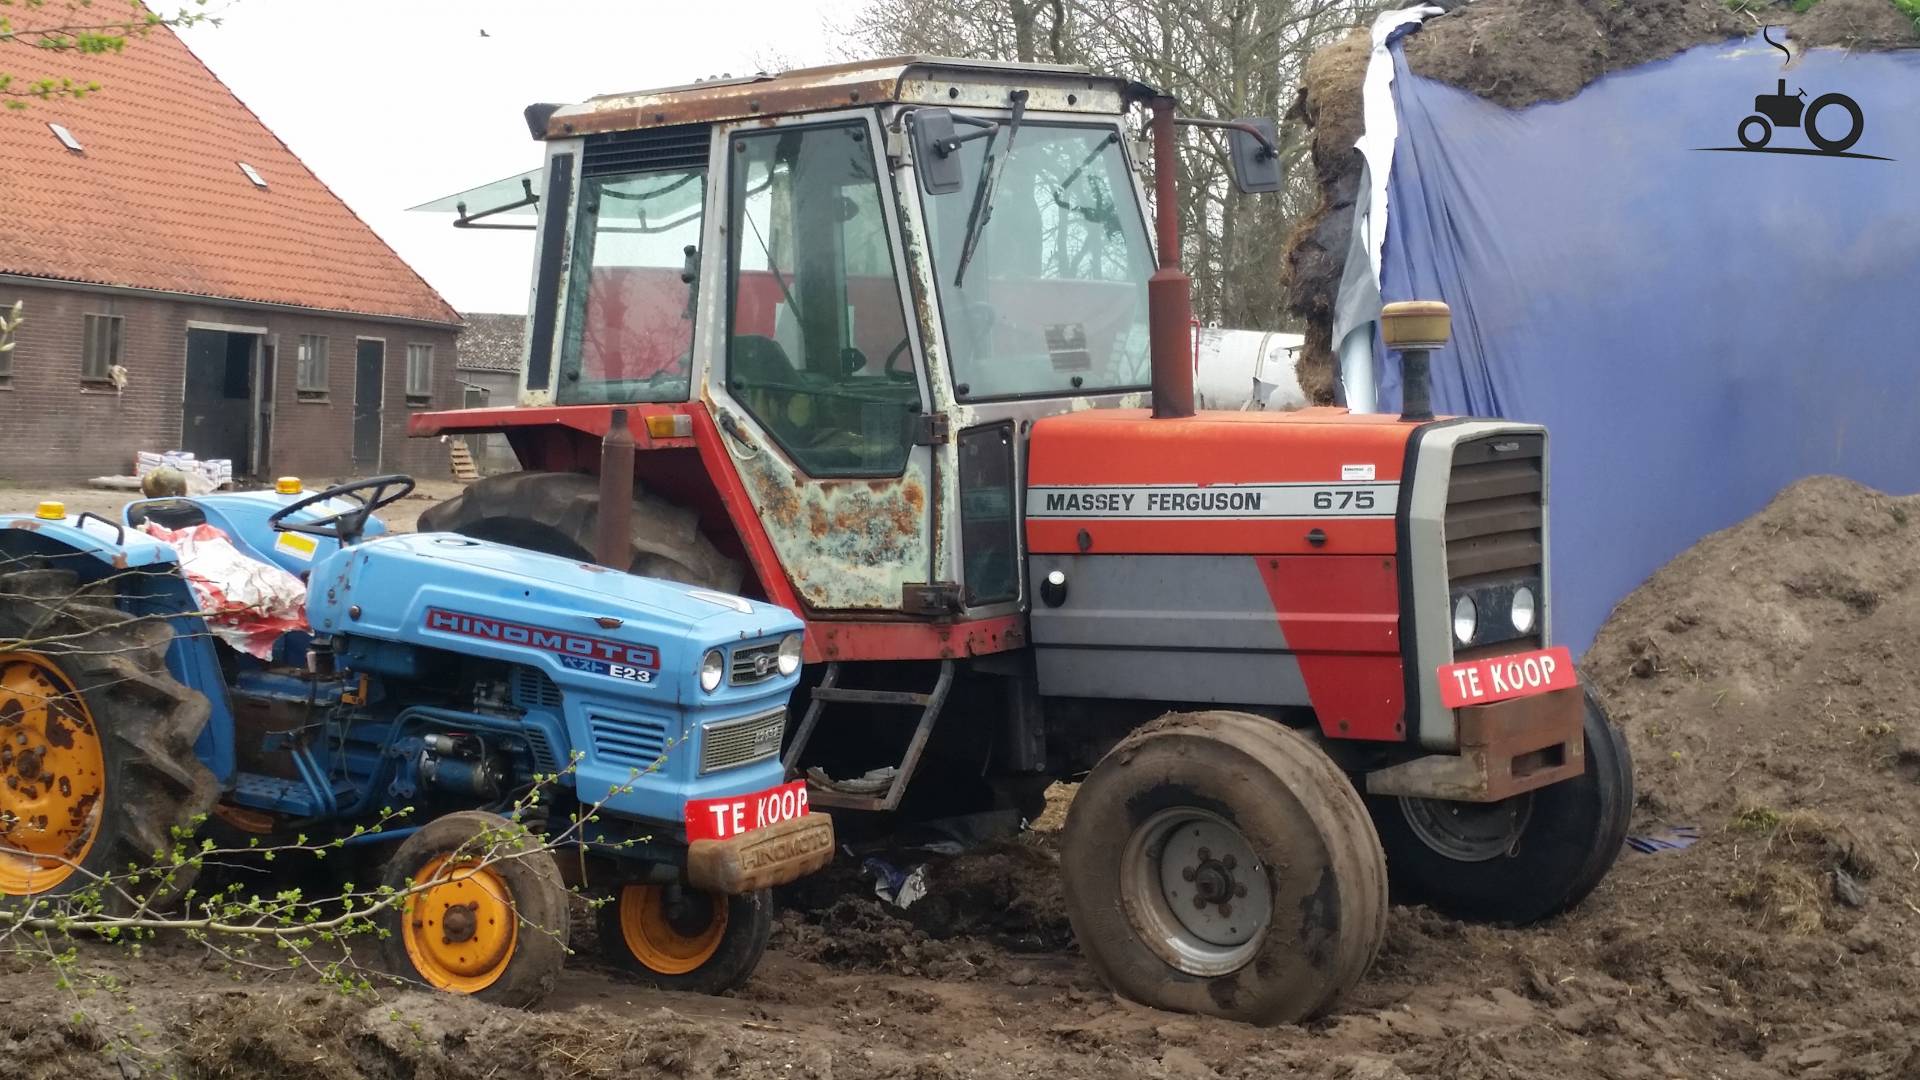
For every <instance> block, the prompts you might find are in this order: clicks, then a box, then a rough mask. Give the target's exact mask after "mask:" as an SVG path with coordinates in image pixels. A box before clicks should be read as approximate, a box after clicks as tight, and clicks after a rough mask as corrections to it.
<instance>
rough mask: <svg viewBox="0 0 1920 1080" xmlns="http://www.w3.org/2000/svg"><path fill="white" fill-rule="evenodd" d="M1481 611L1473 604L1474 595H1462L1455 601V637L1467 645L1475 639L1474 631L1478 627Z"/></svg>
mask: <svg viewBox="0 0 1920 1080" xmlns="http://www.w3.org/2000/svg"><path fill="white" fill-rule="evenodd" d="M1479 623H1480V611H1479V609H1478V608H1475V607H1474V606H1473V597H1471V596H1462V597H1461V598H1460V599H1458V600H1455V601H1454V602H1453V639H1454V640H1455V641H1458V642H1459V643H1460V644H1462V645H1465V644H1466V643H1467V642H1469V641H1472V640H1473V632H1474V630H1476V629H1478V627H1479Z"/></svg>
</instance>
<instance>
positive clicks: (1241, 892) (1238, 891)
mask: <svg viewBox="0 0 1920 1080" xmlns="http://www.w3.org/2000/svg"><path fill="white" fill-rule="evenodd" d="M1233 895H1235V896H1242V897H1243V896H1246V895H1247V887H1246V886H1245V885H1235V886H1234V887H1233Z"/></svg>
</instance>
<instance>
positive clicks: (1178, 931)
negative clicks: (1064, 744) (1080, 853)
mask: <svg viewBox="0 0 1920 1080" xmlns="http://www.w3.org/2000/svg"><path fill="white" fill-rule="evenodd" d="M1122 865H1123V867H1124V868H1125V869H1124V870H1123V871H1122V889H1121V899H1122V902H1123V905H1124V907H1125V910H1126V913H1127V918H1128V921H1129V922H1130V923H1132V924H1133V927H1134V929H1135V931H1136V932H1137V933H1138V934H1139V935H1140V937H1141V940H1142V941H1144V942H1146V944H1147V945H1148V947H1150V948H1151V949H1153V951H1154V952H1155V953H1157V954H1158V955H1159V956H1160V957H1161V959H1163V960H1166V961H1167V962H1168V963H1170V964H1172V965H1173V966H1174V967H1176V968H1179V969H1180V970H1182V971H1185V972H1187V973H1189V974H1193V975H1221V974H1225V973H1227V972H1230V971H1234V970H1236V969H1238V968H1239V967H1241V966H1242V965H1244V964H1245V963H1246V962H1247V961H1248V960H1250V959H1251V958H1252V957H1253V954H1254V953H1255V952H1256V951H1257V950H1258V949H1259V947H1260V942H1261V941H1262V940H1263V939H1264V937H1265V935H1266V930H1267V926H1268V924H1269V923H1270V922H1271V920H1272V917H1273V890H1272V886H1271V884H1270V883H1269V882H1268V880H1267V874H1266V869H1265V868H1264V867H1263V866H1261V864H1260V861H1259V859H1258V858H1257V857H1256V856H1255V855H1254V853H1253V846H1252V845H1251V844H1250V843H1248V841H1247V839H1246V837H1245V836H1243V835H1241V833H1240V830H1239V829H1238V828H1236V827H1234V825H1233V824H1232V823H1230V822H1228V821H1227V820H1226V819H1225V818H1222V817H1220V816H1219V815H1216V814H1213V813H1211V812H1208V811H1205V810H1197V809H1190V808H1184V807H1182V808H1175V809H1170V810H1163V811H1161V812H1159V813H1158V814H1155V815H1154V816H1153V817H1151V818H1149V819H1148V820H1147V821H1146V822H1145V823H1144V824H1142V825H1141V826H1140V827H1139V828H1138V829H1135V830H1134V833H1133V835H1132V837H1130V838H1129V839H1128V842H1127V849H1126V852H1125V854H1124V856H1123V863H1122Z"/></svg>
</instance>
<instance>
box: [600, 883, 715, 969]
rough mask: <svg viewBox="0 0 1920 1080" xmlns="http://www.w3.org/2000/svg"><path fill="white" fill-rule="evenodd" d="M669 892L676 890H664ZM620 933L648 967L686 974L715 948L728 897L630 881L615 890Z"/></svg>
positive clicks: (706, 958)
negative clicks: (617, 898) (617, 893)
mask: <svg viewBox="0 0 1920 1080" xmlns="http://www.w3.org/2000/svg"><path fill="white" fill-rule="evenodd" d="M669 892H673V893H677V894H678V895H669ZM618 902H619V905H620V906H619V914H620V936H621V938H622V939H623V940H624V941H625V942H626V946H627V950H628V952H630V953H631V954H632V955H633V958H634V959H635V960H638V961H639V962H640V964H641V966H643V967H645V968H646V969H647V970H649V971H653V972H658V973H659V974H662V975H685V974H687V973H689V972H692V971H696V970H698V969H699V968H700V966H701V965H702V964H705V963H706V962H707V961H708V960H711V959H712V958H713V956H714V954H716V953H718V952H719V951H720V942H721V940H722V939H723V938H725V937H726V933H727V902H726V900H725V898H723V897H718V896H710V895H707V894H704V893H699V892H696V891H694V890H691V889H673V890H669V889H668V887H666V886H663V885H639V884H630V885H626V886H624V887H622V888H621V890H620V896H619V901H618Z"/></svg>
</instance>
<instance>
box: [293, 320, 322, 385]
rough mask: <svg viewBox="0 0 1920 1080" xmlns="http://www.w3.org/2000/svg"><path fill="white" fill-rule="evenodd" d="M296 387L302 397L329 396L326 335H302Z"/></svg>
mask: <svg viewBox="0 0 1920 1080" xmlns="http://www.w3.org/2000/svg"><path fill="white" fill-rule="evenodd" d="M295 385H296V386H297V387H299V390H300V396H301V397H303V398H309V399H316V400H317V399H320V398H324V397H326V396H327V339H326V335H324V334H301V335H300V355H299V361H298V370H297V371H296V372H295Z"/></svg>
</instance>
